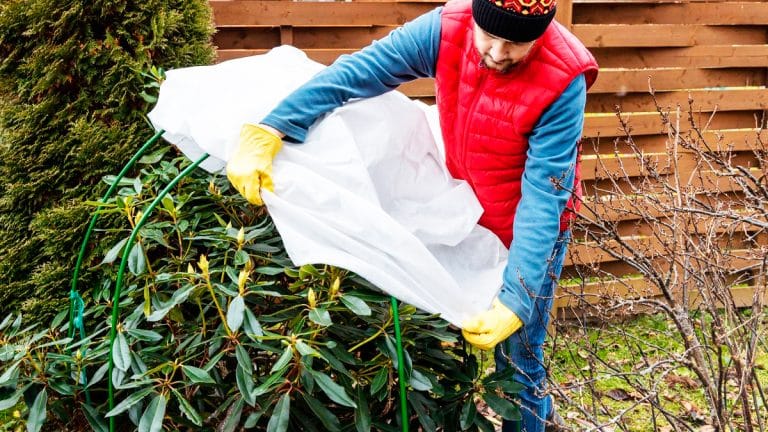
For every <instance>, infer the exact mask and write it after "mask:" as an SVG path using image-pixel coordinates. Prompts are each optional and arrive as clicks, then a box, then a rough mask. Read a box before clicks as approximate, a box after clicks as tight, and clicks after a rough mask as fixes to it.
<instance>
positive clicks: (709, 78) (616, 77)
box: [589, 68, 765, 94]
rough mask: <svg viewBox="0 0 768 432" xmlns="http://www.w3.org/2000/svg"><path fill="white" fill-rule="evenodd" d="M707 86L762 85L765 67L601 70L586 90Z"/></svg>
mask: <svg viewBox="0 0 768 432" xmlns="http://www.w3.org/2000/svg"><path fill="white" fill-rule="evenodd" d="M649 78H650V85H652V86H653V88H654V89H655V90H657V91H671V90H687V89H700V88H708V87H751V86H762V85H764V84H765V68H744V69H691V68H669V69H604V70H601V71H600V74H598V76H597V81H596V82H595V84H594V85H593V86H592V88H590V89H589V91H590V92H592V93H618V94H626V93H632V92H641V93H645V92H648V90H649Z"/></svg>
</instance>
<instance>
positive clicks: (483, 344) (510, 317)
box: [461, 298, 523, 350]
mask: <svg viewBox="0 0 768 432" xmlns="http://www.w3.org/2000/svg"><path fill="white" fill-rule="evenodd" d="M522 326H523V322H522V321H520V318H518V317H517V315H515V313H514V312H512V311H511V310H509V308H508V307H506V306H504V305H503V304H502V303H501V302H500V301H499V299H498V298H497V299H495V300H494V301H493V305H491V309H489V310H487V311H485V312H482V313H479V314H477V315H475V316H474V317H472V318H470V319H469V320H467V321H466V322H465V323H464V329H463V330H462V331H461V333H462V334H463V335H464V339H466V340H467V342H469V343H471V344H472V345H474V346H475V347H477V348H480V349H482V350H488V349H491V348H493V347H494V346H496V344H498V343H499V342H501V341H503V340H504V339H506V338H508V337H509V336H510V335H512V333H514V332H516V331H517V330H519V329H520V327H522Z"/></svg>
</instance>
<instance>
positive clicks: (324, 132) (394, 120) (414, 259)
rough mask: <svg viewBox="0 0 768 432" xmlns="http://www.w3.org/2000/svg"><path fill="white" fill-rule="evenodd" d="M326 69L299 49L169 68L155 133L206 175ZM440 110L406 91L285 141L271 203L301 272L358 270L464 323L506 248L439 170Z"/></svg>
mask: <svg viewBox="0 0 768 432" xmlns="http://www.w3.org/2000/svg"><path fill="white" fill-rule="evenodd" d="M323 67H324V66H323V65H321V64H319V63H315V62H313V61H312V60H309V59H308V58H307V57H306V55H305V54H304V53H303V52H302V51H300V50H298V49H296V48H293V47H290V46H282V47H280V48H275V49H273V50H272V51H270V52H269V53H267V54H264V55H260V56H253V57H247V58H242V59H237V60H231V61H227V62H223V63H220V64H217V65H213V66H199V67H191V68H184V69H178V70H172V71H168V73H167V79H166V80H165V81H164V82H163V84H162V86H161V88H160V98H159V101H158V103H157V106H156V107H155V108H154V109H153V110H152V112H151V113H150V114H149V118H150V120H151V121H152V123H153V124H154V126H155V128H156V129H158V130H160V129H164V130H165V131H166V132H165V135H164V138H165V139H167V140H168V141H170V142H171V143H173V144H175V145H176V146H178V148H179V149H180V150H181V151H182V152H184V154H185V155H186V156H187V157H188V158H190V159H192V160H197V159H198V158H199V157H200V156H201V155H202V154H203V153H208V154H210V155H211V157H209V158H208V159H207V160H206V161H205V162H204V163H203V164H202V165H201V167H202V168H203V169H205V170H208V171H210V172H216V171H221V170H223V168H224V166H225V164H226V161H227V158H228V157H229V156H230V155H231V154H232V153H233V152H234V149H235V147H236V146H237V138H238V135H239V132H240V127H241V126H242V124H243V123H258V122H259V120H260V119H261V118H263V117H264V116H265V115H266V114H267V113H268V112H269V111H270V110H271V109H272V108H273V107H274V106H276V105H277V103H278V102H279V101H280V100H281V99H282V98H284V97H285V96H287V95H288V94H289V93H290V92H291V91H292V90H293V89H295V88H297V87H298V86H299V85H301V84H302V83H304V82H305V81H307V80H308V79H309V78H310V77H312V76H313V75H314V74H315V73H317V72H318V71H319V70H320V69H322V68H323ZM436 120H437V114H436V111H435V109H434V107H428V106H426V105H424V104H423V103H420V102H418V101H412V100H410V99H408V98H407V97H406V96H404V95H402V94H401V93H399V92H396V91H393V92H389V93H387V94H384V95H381V96H378V97H375V98H371V99H365V100H358V101H353V102H350V103H347V104H346V105H344V106H343V107H341V108H339V109H337V110H335V111H333V112H331V113H329V114H327V115H325V116H324V117H322V118H321V119H319V120H318V121H317V122H316V123H315V124H314V125H313V126H312V128H310V130H309V135H308V137H307V140H306V142H305V143H304V144H296V145H292V144H290V143H287V144H286V145H284V146H283V149H282V150H281V152H280V153H279V154H278V155H277V157H276V159H275V164H274V173H273V177H274V181H275V193H270V192H269V191H266V190H262V195H263V198H264V202H265V203H266V206H267V208H268V210H269V213H270V215H271V216H272V218H273V220H274V222H275V225H276V226H277V229H278V231H279V232H280V235H281V236H282V238H283V241H284V244H285V247H286V249H287V252H288V254H289V256H290V258H291V260H292V261H293V262H294V264H296V265H304V264H330V265H334V266H338V267H341V268H345V269H348V270H351V271H353V272H355V273H357V274H359V275H360V276H362V277H364V278H366V279H367V280H368V281H370V282H371V283H372V284H374V285H376V286H377V287H379V288H380V289H381V290H383V291H384V292H386V293H388V294H390V295H393V296H395V297H397V298H398V299H400V300H402V301H404V302H407V303H410V304H412V305H414V306H416V307H418V308H420V309H423V310H425V311H428V312H432V313H439V314H441V316H442V317H443V318H444V319H446V320H448V321H449V322H451V323H452V324H455V325H457V326H461V323H462V321H463V320H465V319H467V318H469V317H470V316H471V315H474V314H476V313H478V312H481V311H483V310H486V309H487V308H488V307H489V305H490V303H491V301H492V300H493V298H494V297H495V296H496V294H497V293H498V291H499V289H500V288H501V281H502V272H503V270H504V266H505V265H506V261H507V250H506V248H505V247H504V246H503V245H502V243H501V241H499V240H498V238H497V237H496V236H495V235H494V234H492V233H491V232H490V231H489V230H487V229H485V228H483V227H481V226H479V225H477V221H478V219H479V217H480V214H481V213H482V208H481V207H480V204H479V203H478V202H477V199H476V198H475V196H474V194H473V193H472V190H471V189H470V187H469V186H468V185H467V184H466V183H465V182H463V181H458V180H455V179H453V178H451V176H450V174H449V173H448V171H447V169H446V168H445V164H444V161H443V157H444V156H443V152H442V144H441V140H440V133H439V129H438V128H439V126H437V121H436Z"/></svg>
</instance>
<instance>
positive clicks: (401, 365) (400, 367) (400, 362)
mask: <svg viewBox="0 0 768 432" xmlns="http://www.w3.org/2000/svg"><path fill="white" fill-rule="evenodd" d="M390 301H391V303H392V315H393V317H394V318H393V319H394V321H395V341H396V342H397V377H398V381H399V383H400V422H401V424H402V426H403V432H408V400H407V394H406V388H405V386H406V382H405V359H404V357H405V356H404V355H403V338H402V336H401V333H400V312H399V308H398V307H397V299H396V298H394V297H390Z"/></svg>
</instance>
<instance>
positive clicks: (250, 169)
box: [227, 124, 283, 205]
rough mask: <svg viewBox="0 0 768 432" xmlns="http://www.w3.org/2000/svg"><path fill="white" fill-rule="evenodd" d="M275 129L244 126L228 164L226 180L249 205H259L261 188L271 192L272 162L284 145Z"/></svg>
mask: <svg viewBox="0 0 768 432" xmlns="http://www.w3.org/2000/svg"><path fill="white" fill-rule="evenodd" d="M275 132H277V131H275V130H274V129H272V128H268V127H262V126H256V125H251V124H246V125H243V128H242V129H241V130H240V141H239V143H238V146H237V150H236V151H235V153H234V154H233V155H232V157H230V159H229V162H228V163H227V178H229V181H230V182H231V183H232V186H234V187H235V189H237V191H238V192H240V194H241V195H242V196H244V197H245V199H247V200H248V202H250V203H251V204H255V205H262V204H264V202H263V201H262V200H261V193H260V189H261V188H266V189H267V190H270V191H274V187H275V186H274V183H273V182H272V160H273V159H274V158H275V155H276V154H277V152H279V151H280V148H282V146H283V140H281V139H280V136H278V135H277V134H276V133H275Z"/></svg>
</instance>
